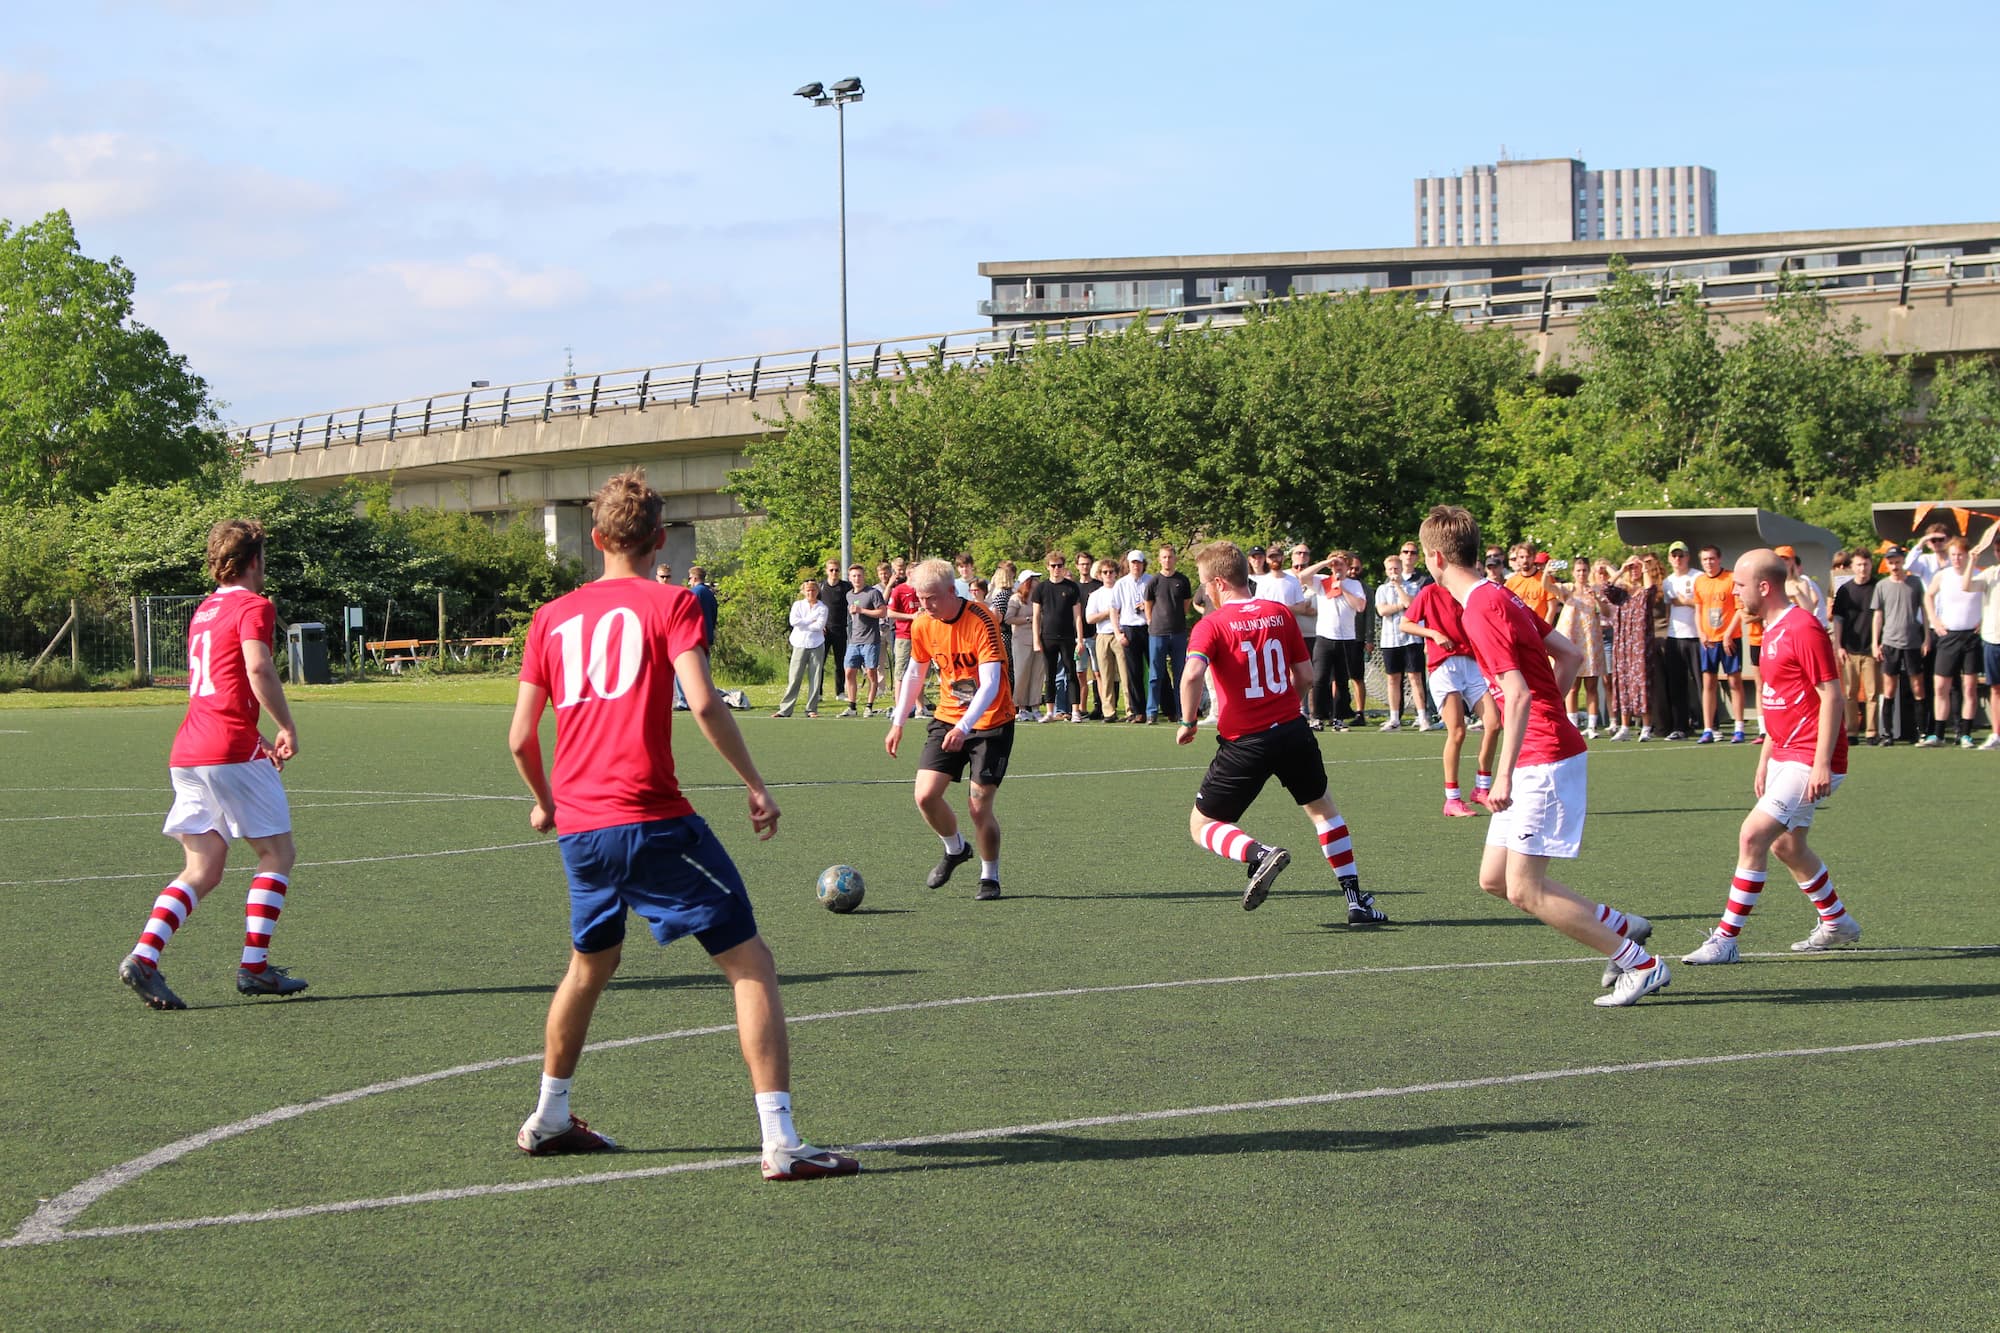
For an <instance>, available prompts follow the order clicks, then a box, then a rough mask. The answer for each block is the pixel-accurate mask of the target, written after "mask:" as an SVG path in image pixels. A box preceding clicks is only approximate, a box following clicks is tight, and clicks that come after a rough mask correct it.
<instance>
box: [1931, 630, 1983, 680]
mask: <svg viewBox="0 0 2000 1333" xmlns="http://www.w3.org/2000/svg"><path fill="white" fill-rule="evenodd" d="M1982 656H1983V654H1981V652H1980V651H1979V631H1978V630H1976V629H1953V630H1946V631H1945V632H1944V633H1943V634H1940V635H1939V636H1938V641H1937V660H1936V662H1934V663H1933V664H1932V666H1931V674H1932V675H1933V676H1976V675H1978V674H1979V667H1980V658H1981V657H1982Z"/></svg>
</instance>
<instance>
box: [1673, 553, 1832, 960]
mask: <svg viewBox="0 0 2000 1333" xmlns="http://www.w3.org/2000/svg"><path fill="white" fill-rule="evenodd" d="M1790 573H1791V571H1790V567H1789V566H1788V565H1787V564H1786V563H1785V560H1784V558H1783V557H1782V556H1780V555H1779V554H1778V553H1777V552H1776V551H1767V550H1762V549H1759V550H1755V551H1745V552H1744V553H1743V554H1742V555H1741V556H1740V557H1738V559H1737V561H1736V568H1735V571H1734V573H1733V575H1732V580H1733V582H1734V585H1735V591H1736V600H1737V603H1738V605H1740V606H1741V607H1742V609H1743V610H1744V612H1745V613H1746V614H1748V615H1753V616H1764V617H1776V618H1775V619H1766V620H1765V623H1764V651H1763V654H1762V656H1761V657H1760V658H1759V661H1758V686H1757V707H1758V711H1759V715H1760V716H1761V717H1762V718H1763V720H1764V724H1765V725H1764V728H1763V730H1764V736H1763V744H1762V745H1760V746H1759V747H1758V749H1757V776H1756V777H1755V778H1754V779H1753V780H1752V782H1751V790H1752V791H1754V792H1755V793H1756V795H1757V804H1756V806H1755V807H1754V808H1753V809H1752V810H1751V811H1750V813H1749V815H1748V816H1746V817H1745V818H1744V820H1743V831H1742V832H1741V833H1740V834H1739V835H1738V838H1737V856H1736V874H1735V877H1734V878H1732V879H1731V880H1730V881H1729V899H1728V902H1727V903H1726V905H1725V906H1724V907H1723V909H1722V920H1721V921H1720V922H1719V923H1717V925H1716V927H1715V929H1714V930H1712V931H1710V932H1709V934H1708V938H1707V939H1706V940H1705V941H1703V942H1702V945H1701V947H1700V948H1698V949H1696V950H1695V951H1694V952H1693V953H1691V954H1689V955H1687V956H1686V957H1685V958H1683V959H1681V961H1682V962H1684V963H1695V964H1702V963H1734V962H1737V961H1738V960H1739V956H1738V954H1737V949H1736V936H1737V935H1738V934H1739V933H1740V932H1741V931H1742V929H1743V926H1744V924H1745V923H1746V922H1747V921H1748V920H1749V919H1750V912H1751V909H1753V908H1754V907H1756V906H1757V898H1758V895H1760V894H1761V893H1763V891H1764V874H1765V871H1766V869H1767V868H1768V867H1769V866H1770V863H1771V860H1770V858H1771V856H1772V854H1773V853H1775V854H1776V855H1777V858H1778V859H1779V860H1780V861H1782V862H1784V863H1785V868H1786V869H1787V870H1789V871H1791V872H1792V878H1793V879H1794V880H1796V881H1797V882H1798V886H1799V889H1800V891H1801V892H1803V893H1804V894H1805V895H1806V899H1807V901H1809V902H1811V903H1812V905H1813V907H1814V909H1815V910H1817V911H1818V913H1819V924H1818V925H1817V926H1815V927H1813V932H1812V934H1810V935H1808V936H1807V937H1806V938H1804V939H1802V940H1800V941H1799V942H1798V943H1797V944H1794V945H1793V946H1792V952H1794V953H1822V952H1824V951H1826V950H1828V949H1833V948H1838V947H1840V946H1842V945H1847V944H1853V943H1855V942H1856V941H1858V940H1859V939H1860V938H1861V927H1860V926H1859V925H1857V924H1856V923H1855V920H1854V918H1853V917H1852V916H1850V915H1848V912H1847V908H1846V907H1845V906H1843V905H1842V903H1841V901H1840V895H1839V894H1837V893H1835V892H1834V891H1833V879H1832V877H1831V875H1829V874H1828V872H1827V868H1826V862H1824V861H1822V860H1820V858H1819V857H1818V856H1817V855H1815V854H1814V852H1813V850H1812V848H1810V847H1808V846H1807V845H1806V830H1808V829H1810V828H1811V827H1812V825H1813V813H1814V812H1815V811H1817V810H1818V809H1819V807H1820V803H1821V802H1823V801H1824V800H1826V798H1827V797H1829V796H1831V795H1833V793H1834V792H1836V791H1838V790H1839V789H1840V784H1841V781H1842V780H1843V779H1844V778H1845V777H1846V776H1847V727H1846V725H1845V723H1846V720H1847V697H1846V694H1845V693H1844V692H1843V691H1842V689H1841V687H1840V667H1839V666H1838V665H1837V664H1836V662H1835V661H1834V655H1833V640H1832V639H1831V638H1829V637H1828V636H1827V632H1826V629H1825V627H1824V626H1822V625H1821V624H1820V623H1819V618H1818V617H1817V616H1815V615H1814V614H1813V613H1812V612H1810V611H1808V610H1806V609H1805V608H1803V607H1801V606H1798V605H1795V604H1794V603H1793V602H1792V600H1791V599H1790V597H1788V596H1787V595H1786V593H1785V580H1786V579H1787V578H1788V577H1789V576H1790Z"/></svg>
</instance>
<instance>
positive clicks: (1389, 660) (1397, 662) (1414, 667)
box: [1382, 641, 1424, 676]
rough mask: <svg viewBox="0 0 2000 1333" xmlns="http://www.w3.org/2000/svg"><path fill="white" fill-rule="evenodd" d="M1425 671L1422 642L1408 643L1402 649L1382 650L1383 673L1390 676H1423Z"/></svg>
mask: <svg viewBox="0 0 2000 1333" xmlns="http://www.w3.org/2000/svg"><path fill="white" fill-rule="evenodd" d="M1423 669H1424V645H1423V643H1422V641H1419V642H1416V643H1406V644H1404V645H1403V646H1402V647H1400V648H1384V649H1383V650H1382V672H1383V674H1384V675H1389V676H1406V675H1410V674H1412V673H1416V674H1422V672H1423Z"/></svg>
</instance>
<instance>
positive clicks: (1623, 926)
mask: <svg viewBox="0 0 2000 1333" xmlns="http://www.w3.org/2000/svg"><path fill="white" fill-rule="evenodd" d="M1597 924H1598V925H1600V926H1604V927H1605V928H1607V929H1609V930H1610V931H1612V932H1613V933H1614V934H1616V935H1617V936H1618V938H1619V939H1621V940H1622V939H1624V938H1625V932H1626V931H1627V930H1629V929H1630V928H1631V924H1632V923H1631V922H1630V921H1629V920H1628V919H1627V918H1626V916H1625V914H1624V913H1623V912H1621V911H1619V910H1618V909H1617V908H1615V907H1613V906H1612V905H1611V904H1609V903H1599V904H1598V905H1597Z"/></svg>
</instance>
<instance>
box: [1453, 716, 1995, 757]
mask: <svg viewBox="0 0 2000 1333" xmlns="http://www.w3.org/2000/svg"><path fill="white" fill-rule="evenodd" d="M1436 729H1437V723H1435V722H1433V721H1431V720H1430V719H1429V718H1427V717H1425V716H1423V715H1422V714H1419V715H1418V716H1417V730H1418V731H1434V730H1436ZM1987 748H1988V749H1995V748H2000V747H1996V746H1993V745H1990V744H1989V745H1988V746H1987Z"/></svg>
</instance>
